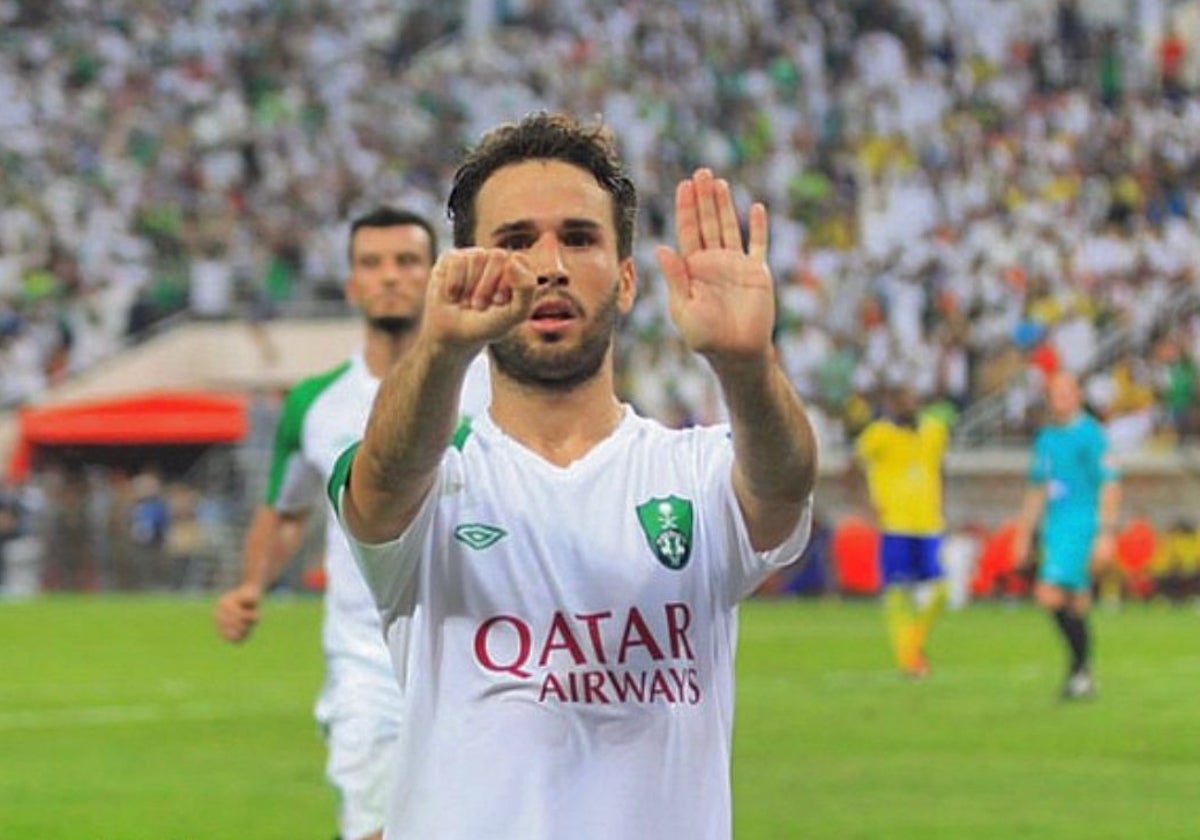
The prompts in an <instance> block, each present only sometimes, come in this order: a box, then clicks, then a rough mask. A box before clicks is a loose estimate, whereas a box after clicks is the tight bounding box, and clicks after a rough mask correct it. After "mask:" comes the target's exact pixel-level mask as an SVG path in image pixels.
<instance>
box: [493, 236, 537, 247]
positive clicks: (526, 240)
mask: <svg viewBox="0 0 1200 840" xmlns="http://www.w3.org/2000/svg"><path fill="white" fill-rule="evenodd" d="M496 245H497V246H498V247H500V248H505V249H507V250H509V251H524V250H526V249H527V248H529V247H530V246H531V245H533V237H532V236H530V235H529V234H527V233H510V234H506V235H505V236H503V237H501V238H500V239H499V240H498V241H497V242H496Z"/></svg>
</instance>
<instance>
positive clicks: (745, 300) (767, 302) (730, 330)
mask: <svg viewBox="0 0 1200 840" xmlns="http://www.w3.org/2000/svg"><path fill="white" fill-rule="evenodd" d="M659 259H660V263H662V262H663V258H662V257H661V256H660V258H659ZM668 270H669V269H668V268H667V267H666V265H664V266H663V271H664V273H666V272H668ZM671 270H674V271H676V272H677V274H678V277H679V279H677V280H674V281H672V282H671V283H670V286H669V288H670V289H671V290H672V291H671V293H670V295H669V302H668V305H669V309H670V313H671V319H672V320H673V321H674V322H675V326H676V327H677V328H678V329H679V332H680V334H681V335H682V336H683V339H684V341H685V342H686V343H687V345H688V347H690V348H691V349H692V350H695V351H696V352H698V353H705V354H708V353H716V354H725V355H728V356H731V357H732V356H754V355H757V354H758V353H760V352H761V350H762V348H763V347H765V346H766V345H768V344H769V343H770V341H771V330H772V327H773V325H774V323H775V298H774V291H773V288H772V283H771V276H770V273H769V272H768V271H767V267H766V265H765V264H764V263H761V262H756V261H754V260H753V259H751V258H750V257H748V256H746V255H745V254H741V253H736V252H734V251H701V252H699V253H696V254H693V255H692V256H691V257H690V258H687V259H679V260H678V267H677V268H675V269H671Z"/></svg>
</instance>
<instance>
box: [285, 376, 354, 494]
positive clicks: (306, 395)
mask: <svg viewBox="0 0 1200 840" xmlns="http://www.w3.org/2000/svg"><path fill="white" fill-rule="evenodd" d="M349 369H350V362H349V360H347V361H345V362H342V363H341V364H340V365H338V366H337V367H335V368H334V369H333V370H330V371H326V372H325V373H322V374H318V375H317V376H312V377H309V378H308V379H303V380H301V381H300V382H298V383H297V384H296V386H295V387H294V388H292V390H290V391H289V392H288V395H287V397H286V398H284V401H283V411H282V413H281V414H280V416H279V424H278V425H277V426H276V427H275V444H274V448H273V450H272V453H271V470H270V472H269V473H268V474H267V498H266V502H267V504H268V505H274V504H275V502H276V500H277V499H278V498H279V491H280V490H281V489H282V487H283V478H284V476H285V475H286V474H287V465H288V461H289V460H291V458H292V456H293V455H295V454H296V453H298V452H299V451H300V449H301V444H302V433H303V431H304V418H305V417H307V416H308V409H309V408H311V407H312V404H313V403H314V402H316V399H317V397H319V396H320V395H321V394H322V393H323V392H324V391H325V389H326V388H328V387H329V386H330V385H332V384H333V383H334V382H336V381H337V380H338V378H339V377H341V376H342V375H343V374H344V373H345V372H346V371H347V370H349Z"/></svg>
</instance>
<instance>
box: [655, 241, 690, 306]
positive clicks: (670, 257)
mask: <svg viewBox="0 0 1200 840" xmlns="http://www.w3.org/2000/svg"><path fill="white" fill-rule="evenodd" d="M654 256H655V258H656V259H657V260H658V267H659V269H660V270H661V271H662V276H663V281H664V282H665V283H666V284H667V294H668V295H669V296H670V297H671V298H673V299H674V298H683V297H687V292H688V273H687V266H686V265H685V264H684V262H683V258H681V257H680V256H679V254H677V253H675V252H674V251H673V250H671V249H670V248H668V247H667V246H666V245H659V246H658V247H657V248H655V249H654Z"/></svg>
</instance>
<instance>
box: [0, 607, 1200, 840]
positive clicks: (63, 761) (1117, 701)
mask: <svg viewBox="0 0 1200 840" xmlns="http://www.w3.org/2000/svg"><path fill="white" fill-rule="evenodd" d="M210 610H211V601H210V600H207V599H195V600H187V599H168V598H155V597H108V596H83V597H65V596H63V597H54V598H43V599H39V600H35V601H31V602H25V603H0V640H2V643H0V675H2V678H0V837H2V838H12V839H13V840H18V838H26V837H29V838H38V840H55V839H56V838H88V840H141V838H145V840H202V838H212V840H227V838H235V837H247V838H256V839H257V840H272V839H273V838H279V840H284V838H286V840H306V839H307V838H311V840H329V838H331V837H332V836H333V835H334V833H335V832H334V823H333V807H334V803H333V796H332V794H331V792H330V791H329V790H328V788H327V787H326V785H325V782H324V780H323V775H322V773H323V762H324V745H323V744H322V742H321V740H320V738H319V736H318V734H317V732H316V728H315V725H314V723H313V721H312V716H311V709H312V703H313V698H314V697H315V694H316V691H317V688H318V686H319V684H320V678H321V660H320V655H319V649H318V646H319V642H318V637H319V624H320V605H319V602H317V601H316V600H312V599H305V598H300V599H287V598H276V599H274V600H272V601H271V602H270V603H269V604H268V610H267V615H266V618H265V620H264V623H263V625H262V627H260V628H259V632H258V634H257V635H256V637H255V638H254V640H253V641H252V642H251V643H249V644H247V645H244V646H240V647H232V646H229V645H226V644H224V643H221V642H219V641H218V640H217V639H216V637H215V635H214V633H213V631H212V629H211V624H210V622H209V613H210ZM1093 627H1094V630H1095V634H1096V639H1097V661H1098V667H1097V671H1098V675H1099V678H1100V697H1099V698H1098V699H1097V700H1095V701H1093V702H1087V703H1078V704H1064V703H1061V702H1059V701H1058V700H1057V699H1056V690H1057V688H1058V684H1059V680H1060V677H1061V671H1062V664H1063V654H1062V652H1061V651H1060V649H1059V648H1058V646H1057V642H1056V640H1055V638H1054V636H1053V635H1052V633H1051V628H1050V624H1049V621H1048V619H1046V618H1045V617H1044V616H1043V615H1041V614H1040V613H1038V612H1037V611H1036V610H1035V609H1033V608H1032V607H1031V606H1029V605H1027V604H1019V605H1013V606H1005V605H1000V604H979V605H974V606H971V607H969V608H968V609H966V610H963V611H961V612H954V613H949V614H947V615H946V616H945V617H944V619H943V620H942V622H941V623H940V624H939V625H938V626H937V627H936V628H935V636H934V639H933V641H932V643H931V645H930V655H931V659H932V662H933V666H934V672H933V675H932V677H931V678H930V679H928V680H927V681H925V682H922V683H912V682H906V681H904V680H903V679H902V678H900V677H898V676H897V675H895V674H894V673H893V672H892V670H891V668H890V667H889V662H888V657H887V653H886V650H885V647H884V641H883V631H882V623H881V617H880V615H879V611H878V608H877V605H876V604H875V603H873V602H861V601H854V602H841V603H838V602H813V601H796V600H787V601H754V602H750V603H748V604H747V605H746V606H745V607H743V610H742V624H741V650H740V653H739V667H738V670H739V676H738V680H739V682H738V708H737V723H736V735H735V745H734V803H735V804H734V808H735V823H736V832H735V834H736V837H737V840H791V839H792V838H797V839H798V838H821V840H825V839H826V838H833V839H835V840H859V838H861V840H874V838H880V840H907V838H913V840H918V839H919V840H940V839H942V838H944V840H962V838H971V840H988V839H989V838H995V840H1013V838H1047V839H1048V840H1049V838H1054V840H1072V838H1080V840H1106V838H1111V840H1127V838H1137V840H1172V839H1173V838H1178V840H1185V838H1186V839H1187V840H1194V838H1196V837H1197V836H1200V811H1198V810H1197V805H1196V803H1197V791H1200V700H1198V698H1200V644H1198V641H1197V640H1198V639H1200V613H1198V612H1197V611H1195V610H1193V609H1190V608H1187V609H1172V608H1170V607H1167V606H1160V605H1144V604H1135V605H1128V606H1126V607H1124V608H1122V609H1121V610H1119V611H1105V610H1098V611H1097V612H1096V614H1095V621H1094V622H1093ZM481 840H482V839H481ZM681 840H682V839H681Z"/></svg>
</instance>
